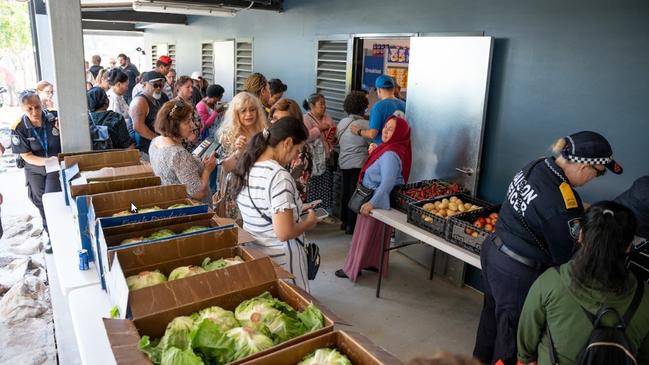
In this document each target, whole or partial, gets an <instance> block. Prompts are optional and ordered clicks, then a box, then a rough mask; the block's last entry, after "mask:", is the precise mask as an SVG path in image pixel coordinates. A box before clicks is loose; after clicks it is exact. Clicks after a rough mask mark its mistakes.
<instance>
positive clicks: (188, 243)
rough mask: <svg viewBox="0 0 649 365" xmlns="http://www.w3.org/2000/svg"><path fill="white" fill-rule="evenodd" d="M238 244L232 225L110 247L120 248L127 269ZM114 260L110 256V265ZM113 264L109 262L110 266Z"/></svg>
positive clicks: (124, 266)
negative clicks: (160, 239)
mask: <svg viewBox="0 0 649 365" xmlns="http://www.w3.org/2000/svg"><path fill="white" fill-rule="evenodd" d="M236 245H237V229H236V228H235V227H232V226H230V227H229V228H225V229H221V230H212V231H206V232H203V233H199V234H195V235H191V236H181V237H177V238H170V239H168V240H163V241H152V242H149V243H145V244H141V245H137V244H135V245H129V246H122V247H120V246H114V247H112V248H110V247H109V248H108V251H114V252H117V253H118V255H119V261H120V263H121V264H122V268H123V269H124V270H125V271H128V270H130V269H131V268H133V267H140V266H149V265H153V264H155V263H158V262H165V261H171V260H176V259H179V258H182V257H185V256H190V255H197V254H201V253H204V252H210V251H214V250H218V249H224V248H229V247H234V246H236ZM111 264H112V260H111V259H110V257H109V265H111ZM109 267H110V266H109Z"/></svg>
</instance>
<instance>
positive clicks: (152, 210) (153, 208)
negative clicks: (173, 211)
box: [137, 205, 162, 214]
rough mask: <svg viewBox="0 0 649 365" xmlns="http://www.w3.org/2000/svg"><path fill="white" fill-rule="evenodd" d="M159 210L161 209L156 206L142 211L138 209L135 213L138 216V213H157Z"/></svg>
mask: <svg viewBox="0 0 649 365" xmlns="http://www.w3.org/2000/svg"><path fill="white" fill-rule="evenodd" d="M159 210H162V208H160V207H159V206H157V205H156V206H154V207H151V208H142V209H138V211H137V212H138V214H139V213H151V212H157V211H159Z"/></svg>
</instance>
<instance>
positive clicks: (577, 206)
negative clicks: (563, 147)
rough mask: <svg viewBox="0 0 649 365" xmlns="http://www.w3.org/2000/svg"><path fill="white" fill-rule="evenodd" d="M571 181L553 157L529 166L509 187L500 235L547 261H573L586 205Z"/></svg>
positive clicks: (531, 256) (523, 252) (519, 249)
mask: <svg viewBox="0 0 649 365" xmlns="http://www.w3.org/2000/svg"><path fill="white" fill-rule="evenodd" d="M562 183H565V185H564V186H563V190H562V189H560V187H561V184H562ZM568 184H569V183H568V179H567V178H566V176H565V175H564V173H563V170H562V169H561V168H560V167H559V166H557V164H556V163H555V160H554V158H552V157H548V158H544V159H540V160H537V161H534V162H532V163H530V164H528V165H527V166H525V167H524V168H523V170H522V171H520V172H519V173H518V174H516V176H514V179H513V180H512V182H511V183H510V185H509V188H508V189H507V196H506V198H505V201H504V202H503V205H502V207H501V209H500V214H499V218H498V222H497V223H496V234H497V235H498V236H499V237H500V238H501V239H502V241H503V242H504V243H505V244H506V245H507V246H508V247H509V248H510V249H511V250H513V251H514V252H516V253H518V254H519V255H521V256H524V257H527V258H529V259H533V260H535V261H538V262H541V263H543V264H546V265H560V264H563V263H565V262H567V261H568V260H570V258H571V257H572V254H573V252H574V251H575V245H576V239H577V237H578V235H579V221H580V219H581V217H582V216H583V213H584V207H583V205H582V202H581V198H580V197H579V195H578V194H577V193H576V192H575V191H574V190H572V188H571V187H570V186H569V185H568ZM523 217H524V220H525V222H526V223H527V226H528V228H529V229H527V228H526V227H525V224H523V222H522V219H523ZM535 237H536V239H535Z"/></svg>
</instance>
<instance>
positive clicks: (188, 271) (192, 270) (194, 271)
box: [169, 265, 205, 281]
mask: <svg viewBox="0 0 649 365" xmlns="http://www.w3.org/2000/svg"><path fill="white" fill-rule="evenodd" d="M204 272H205V270H203V268H202V267H200V266H194V265H189V266H180V267H177V268H175V269H174V270H173V271H172V272H171V273H170V274H169V281H172V280H178V279H182V278H188V277H190V276H194V275H198V274H202V273H204Z"/></svg>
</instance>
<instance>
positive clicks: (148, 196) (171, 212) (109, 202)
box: [87, 185, 212, 289]
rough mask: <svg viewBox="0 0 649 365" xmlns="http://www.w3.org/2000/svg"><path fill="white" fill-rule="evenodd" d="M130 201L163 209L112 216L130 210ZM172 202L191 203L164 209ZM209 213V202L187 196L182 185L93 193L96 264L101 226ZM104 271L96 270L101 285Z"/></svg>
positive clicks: (91, 210)
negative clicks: (182, 206) (199, 201)
mask: <svg viewBox="0 0 649 365" xmlns="http://www.w3.org/2000/svg"><path fill="white" fill-rule="evenodd" d="M131 204H133V205H135V206H136V207H137V208H138V209H143V208H151V207H153V206H158V207H160V208H162V210H159V211H155V212H148V213H136V214H131V215H126V216H118V217H113V214H115V213H118V212H121V211H124V210H129V209H130V207H131ZM174 204H187V205H190V206H188V207H185V208H177V209H166V208H168V207H169V206H171V205H174ZM208 212H212V211H211V209H210V208H209V206H208V205H206V204H202V203H198V202H196V201H193V200H191V199H187V190H186V187H185V185H164V186H154V187H147V188H141V189H131V190H122V191H117V192H110V193H102V194H96V195H92V196H91V197H90V203H89V205H88V213H87V217H88V226H89V227H90V239H91V247H92V255H93V256H94V259H95V260H97V261H96V263H97V266H98V267H104V266H105V264H103V263H102V261H101V259H102V254H101V248H100V243H101V242H100V240H101V239H100V238H99V237H100V235H101V231H102V229H104V228H106V227H115V226H120V225H123V224H129V223H135V222H143V221H151V220H156V219H162V218H169V217H178V216H185V215H193V214H201V213H208ZM102 271H103V270H98V275H99V280H100V282H101V284H102V288H104V289H105V288H106V283H105V281H104V273H103V272H102Z"/></svg>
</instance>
